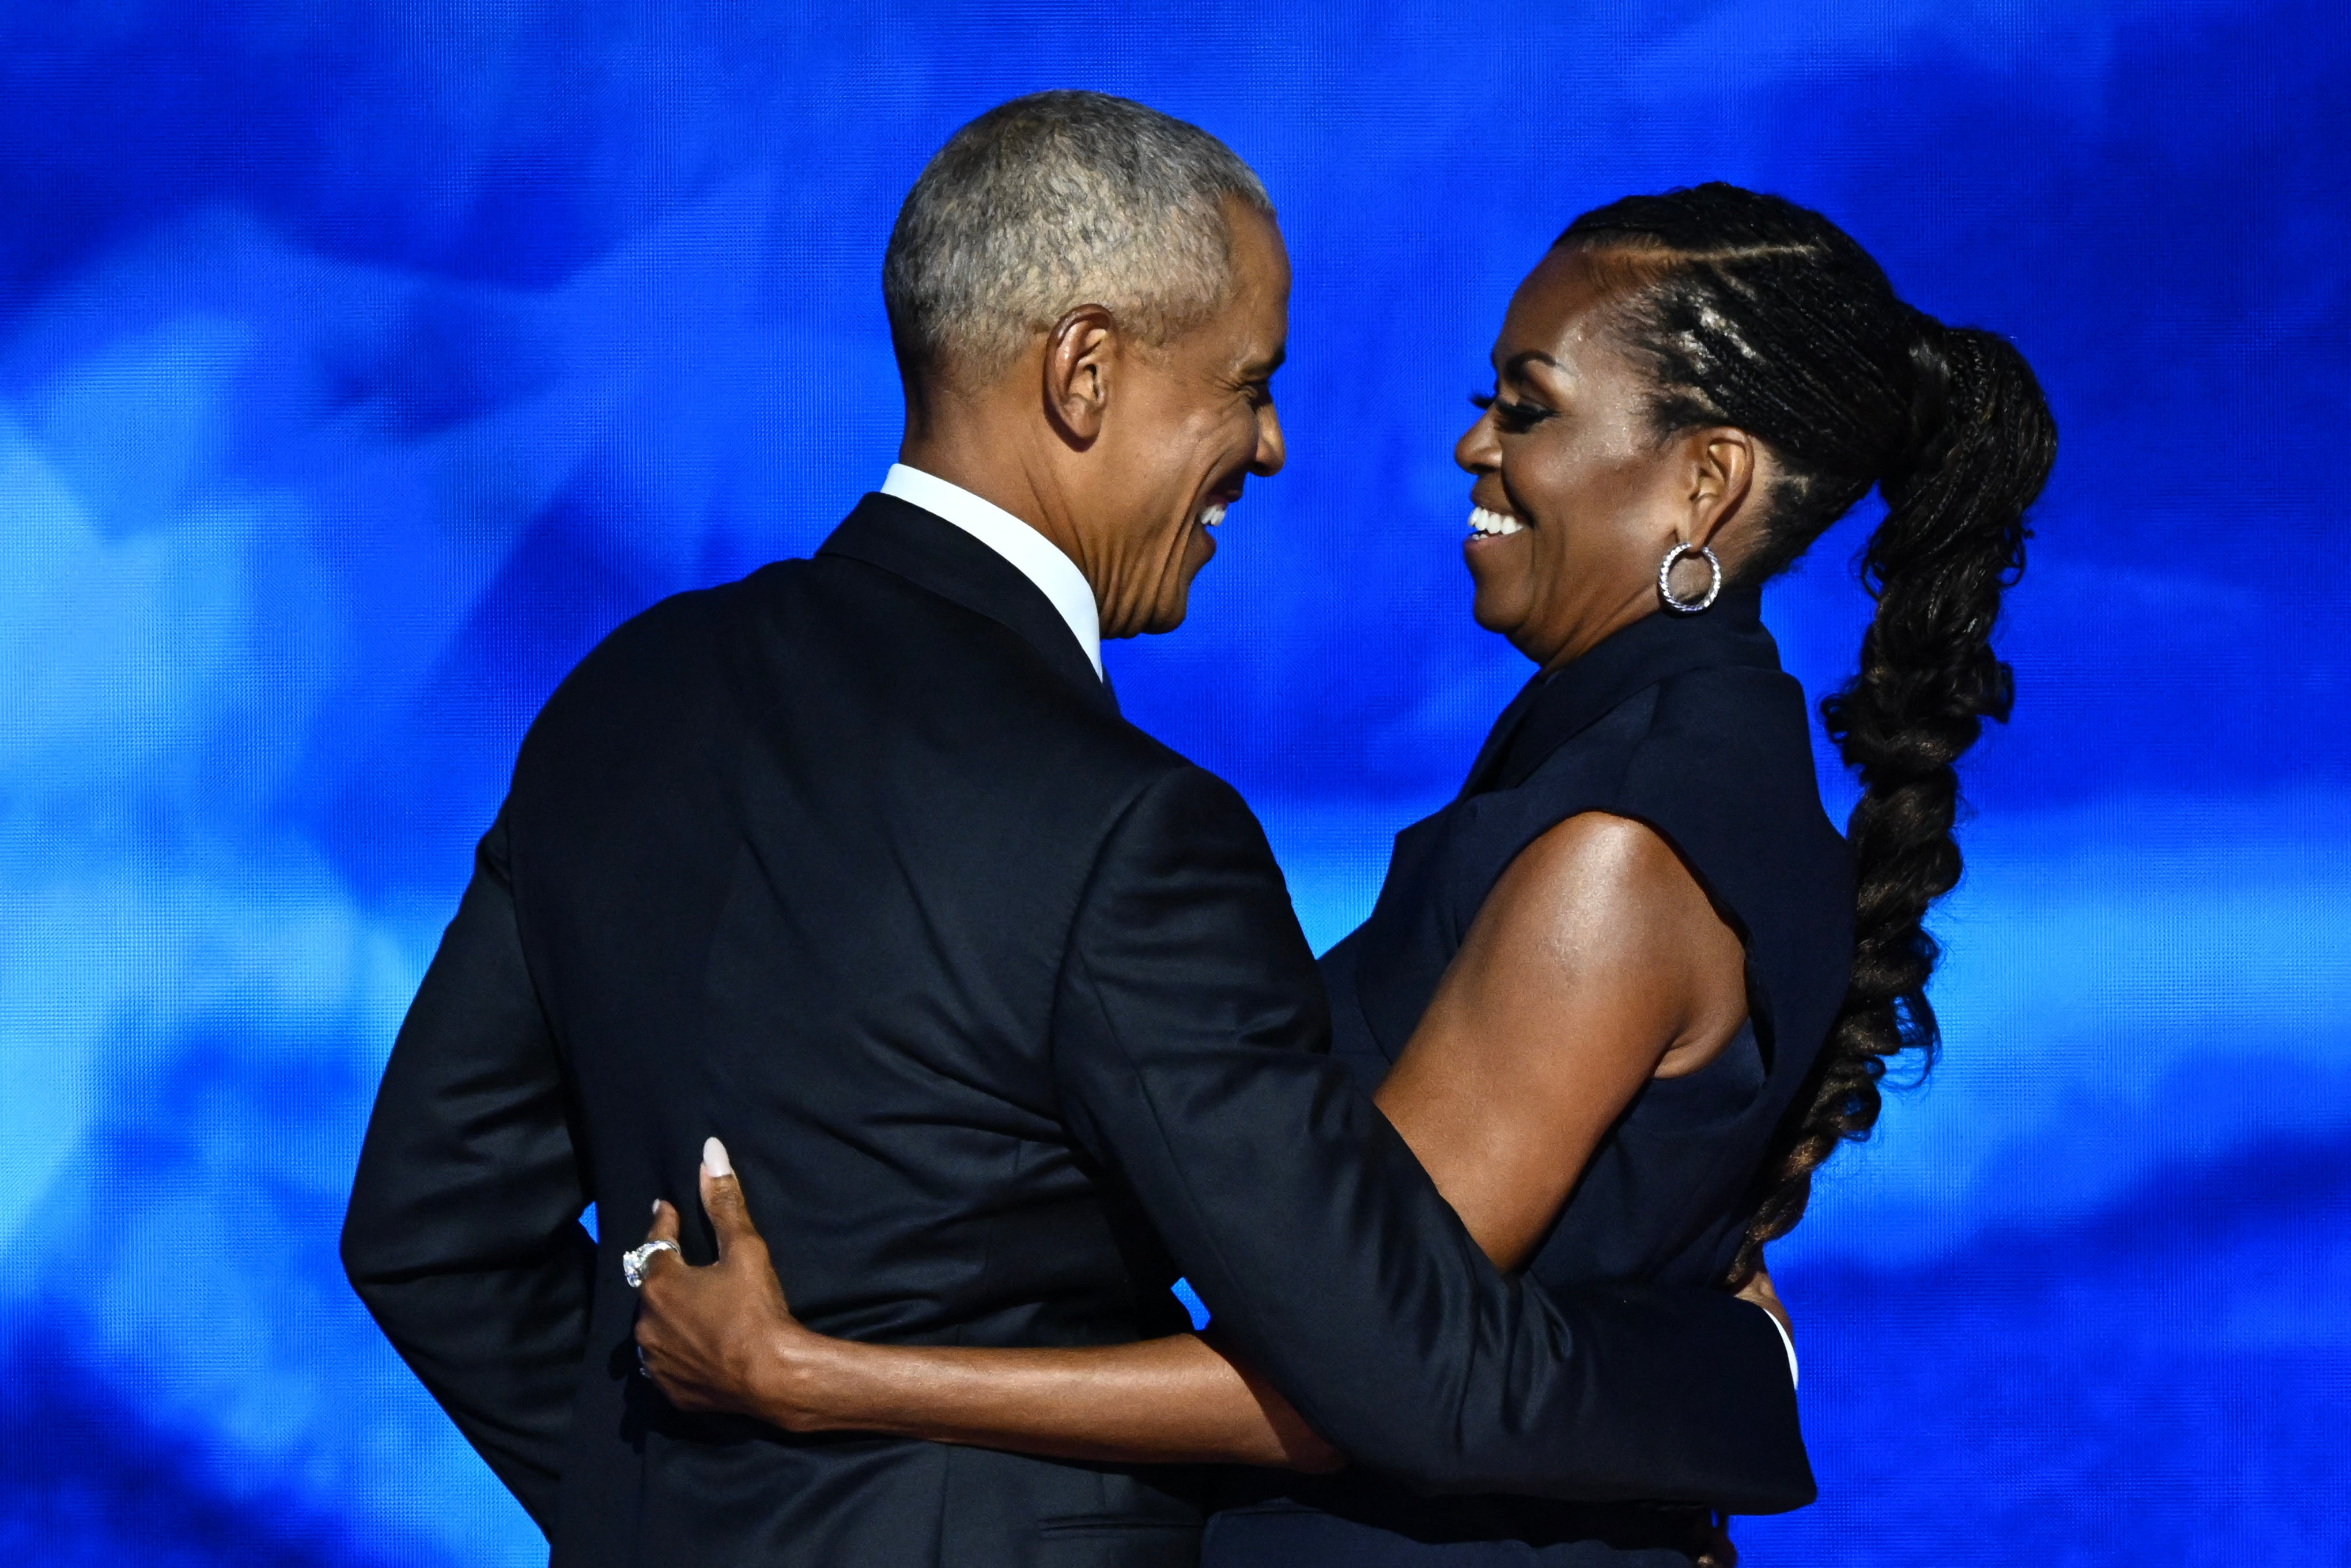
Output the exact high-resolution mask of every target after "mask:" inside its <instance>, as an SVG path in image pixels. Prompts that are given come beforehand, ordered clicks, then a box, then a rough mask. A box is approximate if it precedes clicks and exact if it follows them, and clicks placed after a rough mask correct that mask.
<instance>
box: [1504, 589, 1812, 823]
mask: <svg viewBox="0 0 2351 1568" xmlns="http://www.w3.org/2000/svg"><path fill="white" fill-rule="evenodd" d="M1716 665H1744V666H1749V667H1751V668H1756V669H1763V670H1777V669H1779V668H1780V649H1779V645H1778V644H1777V643H1775V642H1773V641H1772V640H1771V632H1769V631H1768V630H1766V629H1765V628H1764V626H1763V596H1762V593H1761V590H1760V589H1756V588H1751V587H1750V588H1729V589H1726V590H1725V591H1724V592H1723V595H1722V597H1720V598H1719V599H1717V600H1716V601H1715V603H1714V606H1713V607H1712V608H1710V609H1708V610H1706V611H1704V612H1703V613H1701V614H1698V615H1694V616H1677V615H1671V614H1668V613H1667V612H1665V611H1663V610H1660V611H1658V612H1657V613H1656V614H1654V615H1649V616H1644V617H1643V618H1641V619H1639V620H1636V621H1635V622H1634V623H1633V624H1632V625H1630V626H1628V627H1626V628H1624V629H1623V630H1621V631H1619V632H1617V633H1616V634H1615V635H1614V636H1613V637H1610V638H1609V639H1607V640H1606V641H1604V642H1603V643H1601V644H1600V646H1599V647H1597V648H1594V649H1593V650H1592V651H1591V652H1589V653H1587V654H1585V655H1583V657H1582V658H1581V659H1575V660H1574V661H1573V662H1571V663H1568V664H1563V665H1561V666H1560V667H1559V668H1558V669H1557V670H1547V671H1544V672H1542V673H1541V674H1538V675H1536V676H1535V677H1534V679H1533V680H1530V681H1528V682H1527V683H1526V686H1525V688H1524V689H1523V690H1521V691H1520V692H1519V694H1518V695H1517V696H1516V697H1514V698H1512V699H1511V700H1510V706H1509V707H1507V708H1505V709H1503V710H1502V712H1501V716H1500V717H1499V718H1498V719H1496V720H1495V721H1494V728H1493V730H1492V731H1491V732H1489V734H1488V735H1487V737H1486V743H1485V745H1484V746H1482V747H1480V748H1479V753H1478V760H1477V761H1476V762H1474V763H1471V764H1470V765H1469V777H1468V781H1467V782H1465V783H1464V784H1462V786H1461V793H1462V794H1464V795H1471V794H1479V793H1480V792H1482V791H1485V790H1491V789H1515V788H1517V787H1518V786H1519V785H1520V784H1524V783H1525V782H1526V781H1527V779H1528V778H1529V777H1530V776H1531V775H1532V774H1533V773H1534V771H1535V770H1536V769H1537V768H1539V767H1541V765H1542V764H1543V763H1544V762H1545V761H1546V760H1547V759H1549V758H1550V756H1551V754H1552V753H1553V752H1556V751H1558V750H1559V748H1560V747H1562V746H1563V745H1565V744H1566V743H1567V742H1569V741H1571V740H1573V739H1574V738H1575V737H1576V736H1577V735H1578V734H1580V733H1582V732H1583V731H1584V730H1586V729H1588V728H1590V727H1591V726H1592V725H1593V723H1594V722H1597V721H1598V720H1600V719H1602V718H1604V717H1605V716H1606V715H1607V713H1608V712H1609V711H1611V710H1613V709H1614V708H1615V707H1616V706H1617V705H1618V704H1620V703H1622V702H1623V701H1625V699H1626V698H1628V697H1631V696H1633V695H1634V694H1635V693H1636V692H1639V691H1646V690H1647V689H1648V688H1649V687H1652V686H1655V685H1656V684H1658V683H1659V682H1660V681H1663V680H1669V679H1670V678H1672V677H1674V676H1676V675H1681V674H1686V673H1687V672H1688V671H1690V670H1703V669H1707V668H1709V667H1711V666H1716Z"/></svg>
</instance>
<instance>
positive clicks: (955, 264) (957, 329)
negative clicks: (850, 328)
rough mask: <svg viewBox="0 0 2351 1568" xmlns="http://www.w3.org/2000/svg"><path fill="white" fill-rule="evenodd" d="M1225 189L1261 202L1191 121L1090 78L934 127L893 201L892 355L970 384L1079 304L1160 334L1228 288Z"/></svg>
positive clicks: (923, 371)
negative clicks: (923, 162) (933, 147)
mask: <svg viewBox="0 0 2351 1568" xmlns="http://www.w3.org/2000/svg"><path fill="white" fill-rule="evenodd" d="M1228 200H1230V201H1238V202H1242V203H1244V204H1245V205H1247V206H1249V207H1250V208H1253V209H1255V210H1256V211H1258V212H1260V213H1266V214H1267V215H1268V216H1270V215H1271V214H1272V213H1273V203H1272V202H1271V201H1270V200H1269V199H1268V198H1267V196H1266V193H1265V186H1264V185H1263V184H1262V183H1261V182H1259V179H1258V177H1257V175H1256V173H1255V172H1253V171H1251V170H1250V168H1249V165H1248V164H1246V163H1244V162H1242V161H1240V160H1239V159H1238V157H1236V156H1235V155H1234V153H1233V151H1232V149H1230V148H1228V147H1227V146H1226V145H1225V144H1224V143H1223V142H1221V141H1219V140H1217V139H1216V138H1215V137H1213V136H1211V135H1209V134H1208V133H1207V131H1205V130H1201V129H1200V128H1199V127H1198V126H1196V125H1186V123H1185V122H1184V121H1182V120H1180V119H1173V118H1171V117H1169V116H1167V115H1164V114H1162V113H1160V112H1159V111H1158V110H1157V109H1146V108H1144V106H1143V105H1141V104H1139V103H1133V102H1130V101H1128V100H1127V99H1123V98H1111V97H1108V96H1106V95H1104V94H1102V93H1096V92H1040V93H1036V94H1032V95H1031V96H1029V97H1028V98H1017V99H1013V100H1012V101H1011V102H1009V103H1004V104H998V106H997V107H996V108H994V109H989V110H988V111H987V113H986V114H983V115H981V116H980V117H979V118H978V119H975V120H973V121H972V122H971V123H970V124H969V125H967V126H965V127H964V128H963V129H962V130H958V131H956V133H955V135H954V136H953V137H951V138H949V139H948V141H947V144H946V146H945V147H942V148H941V149H939V151H938V155H937V156H936V157H935V158H933V159H932V160H931V161H930V163H929V164H928V165H927V166H926V167H925V169H924V170H923V172H922V176H921V178H919V179H917V180H916V181H915V182H914V190H912V191H911V192H907V195H906V203H905V205H904V206H903V207H901V208H900V209H899V210H898V223H897V226H896V227H895V228H893V230H892V231H891V234H890V249H889V252H888V254H886V255H885V256H884V257H883V262H882V295H883V300H884V301H885V302H886V303H887V305H888V306H889V309H890V333H891V337H892V338H893V340H894V341H895V343H896V345H897V350H898V359H899V363H900V365H901V366H902V367H903V368H904V370H905V372H906V373H907V374H908V376H909V377H915V376H938V375H944V376H946V377H947V378H948V379H952V380H953V381H956V382H957V383H960V384H963V385H967V386H970V385H982V384H985V383H986V382H987V381H988V380H991V379H994V378H995V377H996V376H998V375H999V374H1001V373H1002V371H1003V370H1004V369H1005V368H1006V367H1007V366H1008V365H1009V364H1010V363H1011V362H1012V360H1013V359H1014V358H1017V357H1018V356H1019V353H1020V351H1021V349H1022V348H1025V347H1027V345H1028V344H1029V340H1030V339H1031V338H1033V337H1035V336H1036V335H1037V334H1039V333H1040V332H1043V331H1045V330H1047V329H1048V328H1050V327H1051V326H1052V325H1053V323H1054V322H1056V321H1059V320H1060V319H1061V317H1063V316H1064V315H1066V314H1068V313H1069V312H1070V311H1071V310H1072V309H1074V308H1076V307H1077V306H1081V305H1100V306H1104V307H1105V308H1107V309H1108V310H1109V311H1110V312H1111V313H1112V314H1113V316H1115V317H1117V318H1118V321H1119V324H1120V325H1121V326H1122V327H1125V328H1127V329H1128V330H1130V331H1133V332H1134V333H1136V334H1137V335H1138V336H1139V337H1142V338H1143V339H1144V341H1145V342H1150V343H1165V342H1166V341H1167V340H1168V339H1170V338H1171V337H1175V336H1176V335H1178V334H1180V333H1182V332H1184V331H1185V330H1186V329H1187V328H1189V327H1194V326H1196V325H1198V324H1199V323H1200V322H1202V321H1204V320H1206V319H1207V317H1210V316H1211V315H1213V314H1215V312H1216V309H1217V306H1219V305H1221V304H1222V303H1223V302H1224V300H1225V298H1226V296H1227V295H1228V292H1229V291H1230V288H1231V284H1232V235H1231V231H1230V229H1229V227H1228V223H1227V222H1226V215H1225V209H1224V203H1225V202H1227V201H1228Z"/></svg>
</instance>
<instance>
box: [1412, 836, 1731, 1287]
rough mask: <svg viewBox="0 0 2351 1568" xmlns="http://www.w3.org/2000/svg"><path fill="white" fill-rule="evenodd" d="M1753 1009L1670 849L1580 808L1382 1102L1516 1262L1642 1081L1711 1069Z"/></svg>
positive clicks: (1505, 886) (1495, 923)
mask: <svg viewBox="0 0 2351 1568" xmlns="http://www.w3.org/2000/svg"><path fill="white" fill-rule="evenodd" d="M1746 1016H1747V986H1746V962H1745V951H1744V950H1743V949H1742V948H1741V946H1740V940H1739V938H1738V937H1737V936H1736V935H1735V934H1734V933H1733V932H1732V931H1731V929H1730V928H1729V926H1727V925H1725V924H1724V923H1723V920H1722V918H1721V916H1719V914H1717V913H1716V912H1715V909H1714V906H1713V904H1712V903H1711V902H1710V901H1709V900H1708V898H1707V896H1706V893H1705V892H1704V890H1703V889H1701V888H1699V887H1698V883H1697V881H1696V880H1695V879H1694V878H1693V877H1691V876H1690V874H1689V871H1688V868H1687V867H1685V866H1684V865H1683V864H1682V861H1681V857H1679V856H1678V855H1677V854H1676V853H1675V852H1674V849H1673V847H1672V846H1670V845H1668V844H1667V842H1666V841H1665V840H1664V839H1663V838H1661V837H1659V836H1657V834H1656V832H1655V831H1654V830H1652V829H1650V828H1648V827H1646V826H1643V825H1642V824H1640V823H1637V822H1633V821H1630V820H1628V819H1626V818H1624V817H1621V816H1606V815H1600V814H1598V813H1590V814H1587V815H1581V816H1573V817H1570V818H1569V819H1568V820H1567V821H1565V822H1562V823H1561V824H1560V825H1559V826H1556V827H1554V828H1552V830H1551V831H1550V832H1548V833H1546V834H1544V835H1543V836H1541V838H1538V839H1536V840H1535V841H1534V843H1532V844H1531V845H1529V846H1527V847H1526V848H1525V849H1524V850H1523V851H1521V852H1520V855H1519V857H1518V858H1517V859H1515V860H1513V861H1511V862H1510V866H1509V867H1507V868H1506V869H1505V870H1504V871H1503V873H1502V875H1501V877H1500V878H1499V880H1497V881H1496V882H1495V884H1494V886H1493V888H1492V890H1491V891H1489V893H1488V894H1487V895H1486V899H1485V902H1484V903H1483V904H1482V905H1481V906H1479V910H1478V915H1477V919H1475V920H1473V921H1472V922H1471V924H1470V927H1469V931H1468V935H1467V936H1466V937H1464V938H1463V939H1462V943H1461V950H1460V951H1459V952H1458V953H1457V954H1455V956H1454V959H1453V962H1452V964H1451V965H1450V966H1449V967H1448V968H1447V970H1446V971H1445V978H1444V980H1443V981H1441V982H1440V983H1439V984H1438V986H1437V994H1436V996H1435V997H1434V998H1432V999H1431V1000H1430V1002H1429V1004H1428V1011H1427V1012H1426V1013H1424V1014H1423V1015H1422V1017H1421V1020H1420V1023H1419V1026H1418V1027H1417V1028H1416V1029H1415V1030H1414V1031H1413V1034H1412V1038H1411V1040H1410V1041H1409V1042H1407V1043H1406V1044H1405V1049H1404V1053H1403V1054H1402V1055H1400V1056H1399V1057H1398V1058H1397V1060H1396V1064H1395V1067H1394V1068H1393V1069H1392V1070H1391V1071H1390V1072H1389V1074H1388V1075H1387V1080H1386V1081H1385V1082H1384V1083H1383V1084H1382V1085H1380V1088H1379V1093H1378V1096H1377V1099H1378V1103H1379V1107H1380V1109H1381V1110H1383V1111H1384V1112H1386V1113H1387V1118H1388V1120H1389V1121H1391V1122H1393V1123H1394V1124H1395V1129H1396V1131H1397V1132H1399V1133H1401V1134H1403V1135H1404V1140H1405V1142H1406V1143H1407V1144H1410V1145H1411V1146H1412V1152H1413V1153H1414V1155H1416V1157H1418V1158H1419V1160H1420V1163H1421V1164H1422V1166H1423V1167H1425V1168H1426V1169H1427V1171H1428V1174H1429V1178H1430V1179H1432V1180H1433V1181H1435V1182H1436V1183H1437V1190H1438V1191H1439V1192H1441V1193H1443V1194H1444V1195H1445V1199H1446V1201H1447V1202H1448V1203H1450V1204H1452V1205H1453V1209H1454V1212H1456V1213H1458V1214H1459V1215H1460V1216H1461V1222H1462V1223H1463V1224H1464V1225H1467V1226H1468V1228H1469V1233H1470V1234H1471V1235H1472V1236H1474V1237H1476V1238H1477V1239H1478V1244H1479V1246H1480V1247H1483V1248H1484V1249H1485V1250H1486V1255H1487V1256H1488V1257H1489V1258H1491V1259H1493V1260H1494V1264H1495V1266H1496V1267H1497V1268H1500V1269H1515V1268H1517V1267H1519V1265H1520V1264H1521V1263H1523V1262H1525V1261H1526V1258H1527V1254H1528V1253H1529V1252H1530V1251H1532V1250H1533V1248H1534V1245H1535V1243H1536V1242H1537V1241H1540V1240H1541V1237H1542V1233H1543V1231H1545V1230H1546V1229H1548V1228H1549V1227H1550V1225H1551V1222H1552V1220H1553V1219H1554V1218H1556V1217H1557V1215H1558V1213H1559V1211H1560V1210H1561V1208H1562V1206H1563V1205H1564V1204H1565V1203H1566V1201H1567V1195H1568V1193H1569V1191H1570V1190H1572V1189H1573V1187H1574V1186H1575V1183H1576V1180H1577V1179H1578V1178H1579V1177H1580V1176H1582V1174H1583V1167H1584V1165H1585V1163H1586V1162H1587V1161H1588V1160H1590V1159H1591V1158H1592V1151H1593V1149H1595V1148H1597V1147H1599V1145H1600V1140H1601V1137H1603V1136H1604V1134H1605V1133H1606V1132H1607V1130H1608V1128H1609V1126H1610V1125H1611V1124H1612V1123H1614V1121H1615V1119H1616V1118H1617V1116H1620V1115H1622V1114H1623V1112H1624V1110H1625V1106H1628V1105H1630V1104H1631V1103H1632V1101H1633V1096H1635V1095H1636V1094H1638V1093H1639V1092H1640V1090H1641V1085H1643V1084H1644V1083H1646V1082H1647V1081H1648V1080H1649V1079H1650V1078H1653V1077H1677V1076H1680V1075H1685V1074H1688V1073H1693V1072H1696V1071H1697V1070H1698V1068H1700V1067H1702V1066H1704V1065H1706V1064H1707V1063H1708V1062H1710V1061H1712V1060H1713V1059H1714V1058H1715V1057H1716V1056H1718V1055H1719V1054H1721V1052H1722V1049H1723V1047H1724V1046H1725V1045H1728V1044H1729V1043H1730V1041H1731V1039H1732V1037H1733V1036H1734V1035H1736V1034H1737V1033H1738V1032H1739V1026H1740V1023H1742V1022H1743V1021H1744V1020H1745V1019H1746Z"/></svg>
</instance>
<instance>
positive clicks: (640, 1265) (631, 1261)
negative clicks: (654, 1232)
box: [621, 1241, 685, 1291]
mask: <svg viewBox="0 0 2351 1568" xmlns="http://www.w3.org/2000/svg"><path fill="white" fill-rule="evenodd" d="M676 1251H677V1243H676V1242H674V1241H648V1242H646V1243H645V1244H644V1245H643V1246H642V1247H632V1248H630V1249H629V1250H628V1251H625V1252H623V1253H622V1254H621V1277H622V1279H624V1280H626V1281H628V1282H629V1288H630V1289H631V1290H632V1291H641V1290H643V1289H644V1286H645V1265H646V1264H647V1263H650V1262H653V1254H654V1253H655V1252H676ZM678 1256H679V1257H680V1258H684V1256H685V1254H684V1253H683V1252H678Z"/></svg>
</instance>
